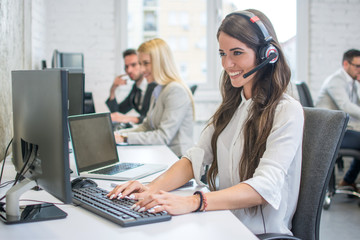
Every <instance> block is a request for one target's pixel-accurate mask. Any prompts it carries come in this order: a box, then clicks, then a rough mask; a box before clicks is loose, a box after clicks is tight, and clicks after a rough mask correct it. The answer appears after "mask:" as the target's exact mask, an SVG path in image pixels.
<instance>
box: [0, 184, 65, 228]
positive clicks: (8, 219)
mask: <svg viewBox="0 0 360 240" xmlns="http://www.w3.org/2000/svg"><path fill="white" fill-rule="evenodd" d="M35 186H36V182H35V181H33V180H29V179H27V178H25V179H24V180H23V181H21V182H20V183H18V184H16V185H15V186H13V187H12V188H10V189H9V190H8V191H7V193H6V213H3V212H1V220H2V221H3V222H4V223H6V224H14V223H26V222H37V221H47V220H53V219H61V218H65V217H66V216H67V213H66V212H64V211H62V210H61V209H59V208H58V207H56V206H55V205H54V204H52V203H42V204H35V205H26V206H19V199H20V196H21V195H22V194H23V193H24V192H26V191H28V190H30V189H31V188H33V187H35Z"/></svg>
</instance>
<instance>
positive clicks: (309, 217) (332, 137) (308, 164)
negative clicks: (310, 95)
mask: <svg viewBox="0 0 360 240" xmlns="http://www.w3.org/2000/svg"><path fill="white" fill-rule="evenodd" d="M304 114H305V125H304V137H303V152H302V169H301V183H300V194H299V199H298V205H297V208H296V212H295V215H294V217H293V220H292V232H293V234H294V236H296V237H298V238H300V239H306V240H318V239H319V228H320V227H319V226H320V217H321V211H322V205H323V202H324V198H325V193H326V188H327V186H328V183H329V180H330V176H331V173H332V169H333V168H334V164H335V160H336V158H337V154H338V150H339V147H340V144H341V142H342V139H343V137H344V133H345V129H346V126H347V122H348V120H349V116H348V115H347V114H346V113H344V112H342V111H335V110H327V109H317V108H306V107H305V108H304Z"/></svg>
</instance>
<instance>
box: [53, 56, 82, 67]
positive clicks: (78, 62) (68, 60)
mask: <svg viewBox="0 0 360 240" xmlns="http://www.w3.org/2000/svg"><path fill="white" fill-rule="evenodd" d="M83 62H84V57H83V54H82V53H61V54H60V66H59V67H62V68H69V69H83V68H84V65H83Z"/></svg>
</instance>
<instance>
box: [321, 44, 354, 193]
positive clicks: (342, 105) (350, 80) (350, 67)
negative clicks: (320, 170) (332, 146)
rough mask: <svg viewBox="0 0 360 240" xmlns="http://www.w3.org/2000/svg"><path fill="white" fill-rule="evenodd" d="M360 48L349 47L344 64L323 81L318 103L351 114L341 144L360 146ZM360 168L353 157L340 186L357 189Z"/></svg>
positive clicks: (351, 147)
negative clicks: (356, 181)
mask: <svg viewBox="0 0 360 240" xmlns="http://www.w3.org/2000/svg"><path fill="white" fill-rule="evenodd" d="M359 83H360V51H359V50H356V49H350V50H348V51H346V52H345V53H344V55H343V59H342V68H340V69H339V70H337V71H336V72H335V73H333V74H332V75H331V76H329V77H328V78H327V79H326V80H325V82H324V83H323V85H322V87H321V90H320V94H319V97H318V100H317V102H316V107H320V108H328V109H334V110H342V111H344V112H346V113H348V114H349V116H350V120H349V123H348V129H347V130H346V132H345V136H344V140H343V142H342V144H341V148H350V149H357V150H360V92H359V90H360V88H359ZM359 172H360V159H354V160H353V162H352V163H351V166H350V169H349V170H348V171H347V173H346V174H345V177H344V179H343V180H342V181H341V182H340V183H339V186H350V187H353V188H354V190H355V191H359V190H358V188H357V187H356V183H355V180H356V178H357V176H358V174H359Z"/></svg>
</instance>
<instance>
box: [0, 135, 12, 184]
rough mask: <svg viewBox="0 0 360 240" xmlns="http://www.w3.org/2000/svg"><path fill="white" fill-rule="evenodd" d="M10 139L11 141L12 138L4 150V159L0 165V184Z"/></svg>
mask: <svg viewBox="0 0 360 240" xmlns="http://www.w3.org/2000/svg"><path fill="white" fill-rule="evenodd" d="M12 141H13V138H12V139H11V140H10V142H9V144H8V145H7V147H6V150H5V155H4V160H3V164H2V167H1V174H0V184H1V179H2V176H3V172H4V168H5V160H6V155H7V152H8V150H9V147H10V145H11V143H12Z"/></svg>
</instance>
